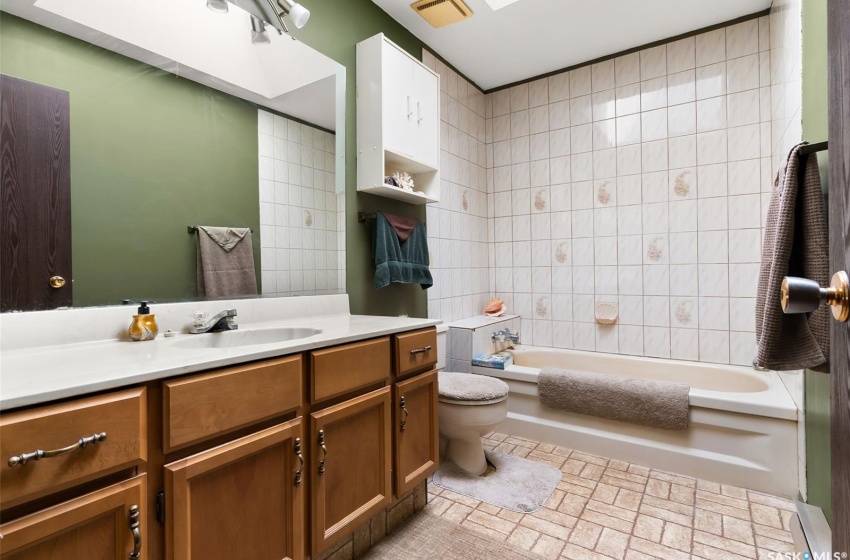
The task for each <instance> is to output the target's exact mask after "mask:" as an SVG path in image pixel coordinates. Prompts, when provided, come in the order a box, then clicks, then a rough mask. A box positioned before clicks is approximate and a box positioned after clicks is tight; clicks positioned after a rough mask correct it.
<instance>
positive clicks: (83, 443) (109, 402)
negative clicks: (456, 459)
mask: <svg viewBox="0 0 850 560" xmlns="http://www.w3.org/2000/svg"><path fill="white" fill-rule="evenodd" d="M435 364H436V330H435V329H434V328H429V329H421V330H417V331H411V332H406V333H400V334H395V335H390V336H380V337H376V338H371V339H367V340H363V341H357V342H352V343H349V344H341V345H337V346H331V347H328V348H322V349H317V350H313V351H310V352H305V353H302V354H294V355H290V356H284V357H280V358H271V359H265V360H259V361H256V362H252V363H247V364H243V365H238V366H233V367H226V368H221V369H217V370H213V371H209V372H204V373H199V374H192V375H185V376H182V377H174V378H170V379H166V380H163V381H151V382H149V383H147V384H145V385H144V386H137V387H131V388H128V389H122V390H118V391H114V392H110V393H104V394H101V395H95V396H90V397H81V398H76V399H69V400H67V401H65V402H60V403H57V404H47V405H41V406H35V407H31V408H27V409H23V410H18V411H12V412H4V413H3V414H0V450H2V453H3V455H2V460H3V464H2V465H0V490H2V492H0V500H2V503H0V505H2V508H3V510H2V512H0V517H2V519H3V521H4V522H3V524H2V525H0V534H2V535H3V540H2V541H0V547H2V548H0V557H2V560H6V559H15V560H17V559H18V558H27V559H28V560H29V559H31V558H36V559H41V558H45V559H47V558H71V559H79V560H83V559H89V558H98V559H101V558H104V559H112V558H114V559H115V560H119V559H127V558H130V559H131V560H132V559H136V560H138V559H148V560H190V559H196V560H197V559H201V558H228V559H234V560H240V559H244V560H281V559H287V560H303V559H304V558H305V557H306V556H307V555H308V551H309V555H310V556H312V557H313V558H318V557H319V556H321V554H322V553H323V552H325V551H326V550H328V548H330V547H331V546H333V545H334V544H338V543H340V542H341V541H342V540H343V539H345V538H348V537H349V536H350V535H351V534H352V533H353V532H354V531H355V529H357V528H358V527H360V526H362V525H363V524H364V523H367V522H368V521H369V520H370V519H371V518H372V517H374V516H375V515H376V514H378V513H380V512H381V511H382V510H384V509H385V508H387V506H389V505H390V504H391V503H392V501H393V498H394V497H397V498H401V497H402V496H403V495H404V494H405V493H407V492H409V491H410V490H411V489H412V488H413V487H414V486H415V485H417V484H419V483H421V482H422V481H423V480H424V479H425V478H426V477H427V476H428V475H429V474H431V473H432V472H434V470H436V468H437V466H438V457H437V449H438V437H439V436H438V423H437V373H436V371H435V370H434V367H435ZM100 434H105V436H102V437H100ZM39 449H41V450H50V451H58V453H53V452H50V453H46V454H45V453H43V452H39V451H37V450H39ZM25 454H26V455H25ZM12 457H26V461H25V462H24V463H23V464H16V465H14V466H11V465H10V464H9V459H10V458H12ZM35 457H38V459H36V458H35ZM15 462H16V461H12V463H15ZM137 549H139V550H140V552H139V555H138V556H132V555H131V554H132V553H133V552H134V550H137Z"/></svg>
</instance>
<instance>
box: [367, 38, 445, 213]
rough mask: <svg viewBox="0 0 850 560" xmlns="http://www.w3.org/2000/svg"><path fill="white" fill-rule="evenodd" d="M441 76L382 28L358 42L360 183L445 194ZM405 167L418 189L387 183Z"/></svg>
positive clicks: (405, 194) (423, 197) (429, 197)
mask: <svg viewBox="0 0 850 560" xmlns="http://www.w3.org/2000/svg"><path fill="white" fill-rule="evenodd" d="M439 169H440V77H439V75H437V74H436V73H435V72H434V71H432V70H431V69H430V68H428V67H427V66H425V65H424V64H422V63H421V62H419V61H418V60H416V59H415V58H413V57H412V56H410V55H409V54H407V52H405V51H404V50H403V49H402V48H401V47H399V46H398V45H396V44H395V43H393V42H392V41H390V40H389V39H387V38H386V37H385V36H384V35H383V34H382V33H380V34H378V35H375V36H374V37H371V38H369V39H366V40H365V41H362V42H360V43H358V44H357V189H358V190H359V191H365V192H369V193H371V194H377V195H380V196H386V197H390V198H395V199H397V200H403V201H405V202H410V203H413V204H425V203H428V202H439V200H440V172H439ZM396 171H406V172H407V173H409V174H410V175H411V176H412V177H413V180H414V191H413V192H410V191H404V190H402V189H400V188H398V187H395V186H388V185H385V184H384V177H385V176H388V175H392V174H393V173H395V172H396Z"/></svg>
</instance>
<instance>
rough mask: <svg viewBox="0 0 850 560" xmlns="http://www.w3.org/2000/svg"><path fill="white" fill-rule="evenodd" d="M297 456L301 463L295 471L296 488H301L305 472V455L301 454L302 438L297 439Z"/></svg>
mask: <svg viewBox="0 0 850 560" xmlns="http://www.w3.org/2000/svg"><path fill="white" fill-rule="evenodd" d="M295 455H296V456H297V457H298V461H300V463H301V464H300V466H299V467H298V470H297V471H295V486H301V473H302V471H303V470H304V455H302V454H301V438H300V437H297V438H295Z"/></svg>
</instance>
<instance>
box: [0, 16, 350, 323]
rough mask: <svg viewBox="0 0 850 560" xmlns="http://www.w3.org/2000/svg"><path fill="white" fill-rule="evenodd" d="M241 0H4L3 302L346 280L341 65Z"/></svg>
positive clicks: (314, 288)
mask: <svg viewBox="0 0 850 560" xmlns="http://www.w3.org/2000/svg"><path fill="white" fill-rule="evenodd" d="M252 2H253V0H239V2H238V3H237V4H238V5H237V4H232V3H229V2H224V3H223V4H226V7H227V8H228V9H227V11H226V12H225V13H221V10H218V11H213V10H211V9H207V7H206V5H205V3H204V2H203V1H202V0H149V1H148V2H145V3H138V2H131V1H129V0H111V1H110V2H104V1H102V0H37V1H33V0H2V1H0V9H2V11H3V13H2V14H0V16H2V17H0V86H2V88H1V89H2V97H0V103H1V104H2V129H1V130H0V141H2V167H3V169H2V175H3V178H4V179H3V193H2V194H3V196H2V200H3V203H2V208H0V212H2V215H0V228H2V232H0V241H2V266H0V276H1V277H0V295H2V311H18V310H33V309H51V308H56V307H62V306H70V305H73V306H92V305H114V304H120V303H121V302H122V301H123V300H133V301H139V300H152V301H156V302H167V301H185V300H193V299H198V298H199V297H202V296H199V293H201V294H202V293H204V292H203V290H202V291H200V292H199V285H198V282H199V280H198V278H199V274H200V272H199V270H201V269H206V268H208V267H209V266H213V267H218V268H217V269H216V270H217V271H220V272H223V273H224V274H227V273H228V271H229V270H231V269H232V266H233V265H232V262H231V263H229V262H228V261H227V257H228V256H230V253H232V252H234V251H236V248H239V247H240V246H241V252H242V259H240V260H239V263H240V264H239V266H241V267H242V272H243V273H246V274H247V273H249V272H250V273H251V274H250V275H249V276H252V278H251V279H252V280H253V281H254V282H255V284H256V292H257V293H258V294H262V295H273V296H281V295H312V294H324V293H343V292H345V270H344V263H345V255H344V250H345V232H344V223H345V220H344V216H343V215H342V213H343V212H344V209H345V200H344V186H343V180H344V177H343V176H344V173H343V169H344V161H343V157H342V154H344V146H343V138H344V130H343V129H342V126H343V123H344V120H345V117H344V98H345V89H344V88H345V69H344V68H343V67H342V66H340V65H339V64H337V63H335V62H333V61H332V60H330V59H328V58H327V57H325V56H323V55H321V54H320V53H318V52H316V51H315V50H313V49H311V48H310V47H309V46H307V45H305V44H303V43H302V42H300V41H294V40H293V39H292V37H291V36H289V35H287V34H285V33H284V34H279V33H278V32H277V29H276V28H275V27H273V26H272V25H271V24H270V23H269V22H270V18H269V17H268V15H267V14H268V13H271V12H270V10H265V9H264V7H263V3H264V2H265V0H257V2H258V3H257V5H256V6H252ZM214 4H215V3H214ZM219 4H222V3H221V2H220V3H219ZM214 7H216V6H214ZM219 7H220V6H219ZM194 226H211V227H221V228H227V229H225V230H223V231H225V232H227V231H228V230H232V231H230V232H229V235H230V236H231V237H230V238H229V239H225V240H223V242H222V243H220V244H219V248H220V249H221V253H222V254H223V255H224V256H225V258H224V260H223V261H221V262H219V261H215V262H213V261H208V262H206V263H204V265H203V266H202V264H201V263H199V262H198V254H199V250H198V243H199V236H200V235H206V234H202V233H198V232H197V231H195V230H193V229H192V228H193V227H194ZM243 234H247V235H244V237H243ZM234 242H235V244H234ZM246 244H247V245H246ZM227 245H231V250H229V251H226V250H225V248H226V246H227ZM234 247H235V248H234ZM246 253H247V257H248V261H247V262H248V263H250V260H251V259H252V260H253V267H251V265H250V264H247V265H246V264H245V262H246V261H245V260H244V257H246ZM210 262H212V265H210V264H209V263H210ZM240 285H241V284H240ZM240 290H242V288H240ZM242 294H244V295H250V291H243V292H242ZM242 294H240V293H236V292H234V293H226V290H225V292H220V291H219V292H215V293H208V295H207V296H206V297H234V296H239V295H242Z"/></svg>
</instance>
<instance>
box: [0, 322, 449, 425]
mask: <svg viewBox="0 0 850 560" xmlns="http://www.w3.org/2000/svg"><path fill="white" fill-rule="evenodd" d="M440 322H441V321H440V320H437V319H412V318H407V317H376V316H369V315H349V314H347V313H344V314H328V315H320V316H314V317H309V316H308V317H306V318H304V319H293V318H288V319H283V320H276V321H266V322H257V323H249V324H244V323H240V324H239V330H240V331H245V330H250V329H264V328H273V327H310V328H316V329H321V330H322V332H321V333H320V334H317V335H314V336H310V337H307V338H302V339H298V340H291V341H287V342H274V343H269V344H254V345H250V346H239V347H232V348H181V347H179V346H176V345H175V343H176V342H178V341H180V340H185V339H186V338H187V337H202V336H227V335H228V334H229V333H220V334H211V335H210V334H195V335H193V334H178V335H177V336H174V337H171V338H165V337H163V336H162V335H161V334H160V336H158V337H157V338H156V339H154V340H152V341H146V342H130V341H124V340H105V341H104V340H101V341H98V342H83V343H73V344H62V345H52V346H42V347H29V348H21V349H5V350H3V352H2V356H0V410H8V409H11V408H17V407H21V406H27V405H32V404H38V403H43V402H47V401H52V400H56V399H63V398H67V397H74V396H78V395H84V394H86V393H92V392H95V391H103V390H106V389H115V388H118V387H123V386H127V385H133V384H137V383H144V382H146V381H152V380H155V379H163V378H166V377H171V376H175V375H182V374H186V373H192V372H198V371H204V370H208V369H212V368H218V367H223V366H230V365H234V364H239V363H243V362H249V361H253V360H262V359H265V358H273V357H276V356H283V355H287V354H294V353H298V352H304V351H307V350H314V349H316V348H323V347H326V346H333V345H335V344H344V343H346V342H352V341H355V340H363V339H367V338H372V337H376V336H382V335H387V334H392V333H396V332H402V331H408V330H413V329H421V328H425V327H430V326H434V325H437V324H439V323H440ZM160 329H161V330H163V329H162V327H161V326H160ZM236 332H239V331H236Z"/></svg>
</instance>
